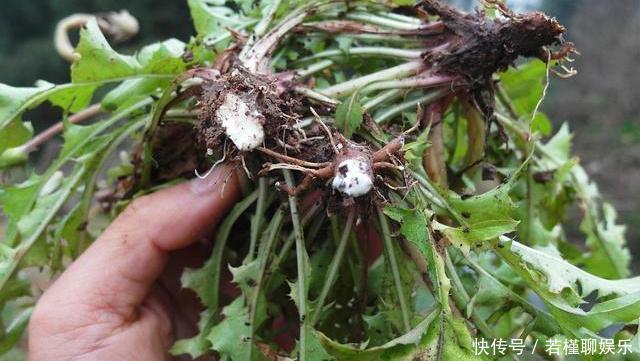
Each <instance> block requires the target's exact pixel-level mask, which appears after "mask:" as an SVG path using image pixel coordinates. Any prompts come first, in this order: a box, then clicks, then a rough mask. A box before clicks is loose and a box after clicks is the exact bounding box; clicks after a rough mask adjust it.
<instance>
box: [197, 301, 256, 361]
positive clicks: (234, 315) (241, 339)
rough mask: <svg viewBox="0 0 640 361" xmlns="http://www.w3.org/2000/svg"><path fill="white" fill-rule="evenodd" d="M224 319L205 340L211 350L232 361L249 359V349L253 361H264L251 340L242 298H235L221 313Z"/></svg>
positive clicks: (246, 312)
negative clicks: (209, 344)
mask: <svg viewBox="0 0 640 361" xmlns="http://www.w3.org/2000/svg"><path fill="white" fill-rule="evenodd" d="M222 313H223V314H224V319H223V320H222V321H221V322H220V323H219V324H217V325H216V326H215V327H213V328H212V329H211V331H210V332H209V335H208V336H207V339H208V340H209V342H210V343H211V347H212V349H214V350H216V351H218V352H220V353H221V354H223V355H227V356H229V357H230V358H231V360H233V361H245V360H248V359H249V351H250V348H253V351H252V352H251V354H252V355H253V356H252V361H253V360H265V361H266V357H264V355H262V353H261V352H260V351H259V350H258V348H257V347H256V345H255V340H252V339H251V330H250V326H249V324H248V322H247V320H248V311H247V308H246V307H245V306H244V299H243V298H242V297H239V298H236V299H235V301H233V302H232V303H231V304H230V305H229V306H227V307H225V308H224V310H223V312H222Z"/></svg>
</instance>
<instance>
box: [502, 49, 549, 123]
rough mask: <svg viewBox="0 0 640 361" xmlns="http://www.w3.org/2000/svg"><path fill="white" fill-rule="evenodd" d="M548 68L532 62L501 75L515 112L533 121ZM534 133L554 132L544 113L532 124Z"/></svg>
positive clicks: (542, 64)
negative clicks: (533, 114)
mask: <svg viewBox="0 0 640 361" xmlns="http://www.w3.org/2000/svg"><path fill="white" fill-rule="evenodd" d="M545 74H546V67H545V65H544V63H542V62H539V61H530V62H528V63H526V64H522V65H519V66H518V67H517V68H515V69H509V71H507V72H504V73H501V74H500V80H501V82H502V84H503V85H504V88H505V90H506V93H507V95H508V96H509V98H510V99H511V104H512V105H513V108H514V109H515V111H516V112H517V113H519V114H522V115H524V116H525V117H526V119H527V120H529V119H531V116H532V113H533V111H534V110H535V108H536V106H537V105H538V102H539V101H540V98H541V97H542V94H543V91H544V84H545V79H546V75H545ZM531 128H532V130H533V131H539V132H540V133H541V134H543V135H549V134H550V133H551V130H552V125H551V122H550V121H549V118H548V117H547V116H546V115H545V114H544V113H540V112H539V113H538V114H536V116H535V118H534V119H533V123H532V124H531Z"/></svg>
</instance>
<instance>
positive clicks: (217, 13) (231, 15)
mask: <svg viewBox="0 0 640 361" xmlns="http://www.w3.org/2000/svg"><path fill="white" fill-rule="evenodd" d="M188 4H189V10H190V11H191V18H192V19H193V25H194V27H195V28H196V32H197V33H198V35H200V36H203V37H205V38H207V37H210V36H211V35H213V34H215V33H217V32H219V31H221V30H224V29H225V28H226V27H233V26H234V25H236V26H237V25H242V24H243V23H244V21H243V20H242V19H241V18H240V16H239V15H238V14H237V13H235V12H234V11H233V10H231V9H230V8H228V7H226V6H223V5H224V4H225V2H224V1H205V0H189V1H188Z"/></svg>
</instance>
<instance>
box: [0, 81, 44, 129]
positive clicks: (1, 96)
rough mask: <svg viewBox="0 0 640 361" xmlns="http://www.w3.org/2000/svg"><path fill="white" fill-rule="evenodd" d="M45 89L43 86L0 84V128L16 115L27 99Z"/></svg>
mask: <svg viewBox="0 0 640 361" xmlns="http://www.w3.org/2000/svg"><path fill="white" fill-rule="evenodd" d="M46 89H47V88H45V87H31V88H16V87H12V86H8V85H5V84H0V129H3V128H4V127H5V126H7V124H9V122H11V121H12V120H14V119H15V118H16V117H17V116H18V114H19V113H20V112H21V110H22V107H23V105H24V104H25V103H26V102H27V101H28V100H29V99H31V98H33V97H34V96H35V95H37V94H39V93H41V92H43V91H44V90H46Z"/></svg>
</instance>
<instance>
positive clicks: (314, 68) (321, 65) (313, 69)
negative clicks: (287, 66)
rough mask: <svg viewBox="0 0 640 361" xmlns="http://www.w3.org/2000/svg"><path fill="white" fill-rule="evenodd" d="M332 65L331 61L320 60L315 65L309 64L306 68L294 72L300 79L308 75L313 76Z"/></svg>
mask: <svg viewBox="0 0 640 361" xmlns="http://www.w3.org/2000/svg"><path fill="white" fill-rule="evenodd" d="M332 65H333V61H332V60H322V61H319V62H317V63H314V64H311V65H309V66H307V67H306V68H303V69H300V70H296V74H297V75H298V76H299V77H301V78H305V77H308V76H309V75H313V74H315V73H317V72H319V71H322V70H324V69H326V68H328V67H330V66H332Z"/></svg>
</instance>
